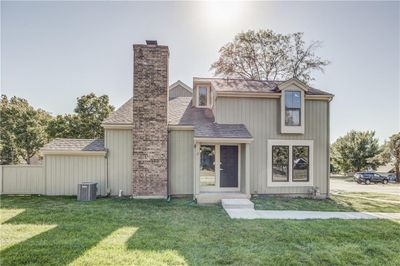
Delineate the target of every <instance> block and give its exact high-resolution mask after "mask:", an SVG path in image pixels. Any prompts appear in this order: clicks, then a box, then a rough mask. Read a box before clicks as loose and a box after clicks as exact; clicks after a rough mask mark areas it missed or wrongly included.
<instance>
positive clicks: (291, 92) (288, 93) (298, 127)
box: [281, 87, 305, 134]
mask: <svg viewBox="0 0 400 266" xmlns="http://www.w3.org/2000/svg"><path fill="white" fill-rule="evenodd" d="M304 114H305V112H304V91H303V90H301V89H298V88H297V87H291V88H289V89H285V90H283V91H282V96H281V133H293V134H304Z"/></svg>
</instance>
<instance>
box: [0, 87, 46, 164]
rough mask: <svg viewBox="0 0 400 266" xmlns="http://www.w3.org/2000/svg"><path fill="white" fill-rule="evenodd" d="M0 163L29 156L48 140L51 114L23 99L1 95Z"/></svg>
mask: <svg viewBox="0 0 400 266" xmlns="http://www.w3.org/2000/svg"><path fill="white" fill-rule="evenodd" d="M0 117H1V120H0V121H1V122H0V127H1V128H0V149H1V150H0V154H1V158H0V161H1V164H10V163H18V162H19V161H20V158H22V159H24V160H25V161H26V163H27V164H30V159H31V158H32V157H33V156H34V155H35V154H36V153H37V152H38V151H39V149H40V148H41V147H42V146H43V145H44V144H45V143H46V142H47V140H48V138H47V134H46V127H47V123H48V121H49V119H50V115H49V114H48V113H47V112H45V111H43V110H41V109H35V108H33V107H32V106H30V105H29V103H28V101H26V100H25V99H22V98H17V97H12V98H11V99H9V100H8V98H7V96H5V95H2V96H1V110H0Z"/></svg>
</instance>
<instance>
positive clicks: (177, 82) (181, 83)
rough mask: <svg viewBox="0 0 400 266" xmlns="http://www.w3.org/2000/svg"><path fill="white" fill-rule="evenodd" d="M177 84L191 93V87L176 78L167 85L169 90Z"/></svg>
mask: <svg viewBox="0 0 400 266" xmlns="http://www.w3.org/2000/svg"><path fill="white" fill-rule="evenodd" d="M178 86H180V87H182V88H184V89H185V90H187V91H188V92H190V93H193V89H192V88H190V87H189V86H188V85H186V84H185V83H183V82H182V81H180V80H178V81H176V82H175V83H173V84H171V85H169V90H173V89H175V88H176V87H178Z"/></svg>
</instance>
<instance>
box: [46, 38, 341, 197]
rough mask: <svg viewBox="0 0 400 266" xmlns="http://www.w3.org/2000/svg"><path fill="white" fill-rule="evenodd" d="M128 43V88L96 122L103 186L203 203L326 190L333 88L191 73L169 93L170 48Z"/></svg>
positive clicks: (54, 147)
mask: <svg viewBox="0 0 400 266" xmlns="http://www.w3.org/2000/svg"><path fill="white" fill-rule="evenodd" d="M133 48H134V88H133V97H132V98H131V99H129V100H128V101H127V102H126V103H125V104H124V105H122V106H121V107H120V108H119V109H117V110H116V111H115V112H113V113H112V114H111V115H110V117H109V118H107V119H106V120H105V121H104V123H103V127H104V130H105V139H104V147H100V148H99V149H98V150H99V151H103V152H104V154H106V155H105V156H106V160H107V161H106V171H107V172H106V181H105V182H104V184H99V185H100V186H104V188H103V189H100V191H104V192H108V193H111V194H112V195H118V194H121V192H122V193H123V194H125V195H132V196H134V197H137V198H158V197H161V198H165V197H168V196H169V195H172V196H181V195H193V197H194V198H195V199H197V201H198V202H202V203H207V202H218V201H219V200H221V199H222V198H249V197H250V196H251V195H252V194H280V195H301V196H307V195H310V192H311V191H312V190H313V189H316V188H317V189H318V191H319V193H320V196H321V197H326V196H327V195H328V193H329V103H330V101H331V100H332V98H333V95H332V94H329V93H327V92H324V91H321V90H317V89H315V88H312V87H310V86H308V85H306V84H304V83H302V82H300V81H299V80H297V79H290V80H287V81H255V80H243V79H226V78H198V77H195V78H193V88H188V86H186V85H182V84H178V85H180V86H181V87H184V88H183V89H182V90H183V92H182V93H183V96H182V95H179V93H175V94H174V96H173V97H171V96H170V95H169V93H170V92H169V90H168V58H169V49H168V47H167V46H161V45H158V44H157V43H156V42H155V41H149V42H147V44H146V45H141V44H139V45H134V46H133ZM179 90H181V88H180V89H179ZM186 93H187V94H186ZM62 141H64V142H65V141H67V142H68V140H61V139H57V140H54V141H53V142H52V143H50V144H49V145H47V146H46V147H45V148H44V149H43V152H44V153H45V154H46V152H47V153H49V152H50V153H52V154H54V152H55V153H56V151H57V150H60V151H61V150H62V147H61V146H62V145H59V143H61V142H62ZM73 141H76V140H71V142H73ZM64 146H65V145H64ZM72 146H73V145H72ZM60 147H61V148H60ZM86 151H90V150H86ZM77 152H79V153H80V154H83V155H84V152H85V149H84V148H82V147H78V148H77Z"/></svg>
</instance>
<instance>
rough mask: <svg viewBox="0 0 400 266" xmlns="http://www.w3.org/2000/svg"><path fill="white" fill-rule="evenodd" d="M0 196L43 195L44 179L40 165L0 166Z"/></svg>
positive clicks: (42, 168)
mask: <svg viewBox="0 0 400 266" xmlns="http://www.w3.org/2000/svg"><path fill="white" fill-rule="evenodd" d="M0 186H1V188H0V191H1V194H44V193H45V177H44V167H43V166H42V165H2V166H0Z"/></svg>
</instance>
